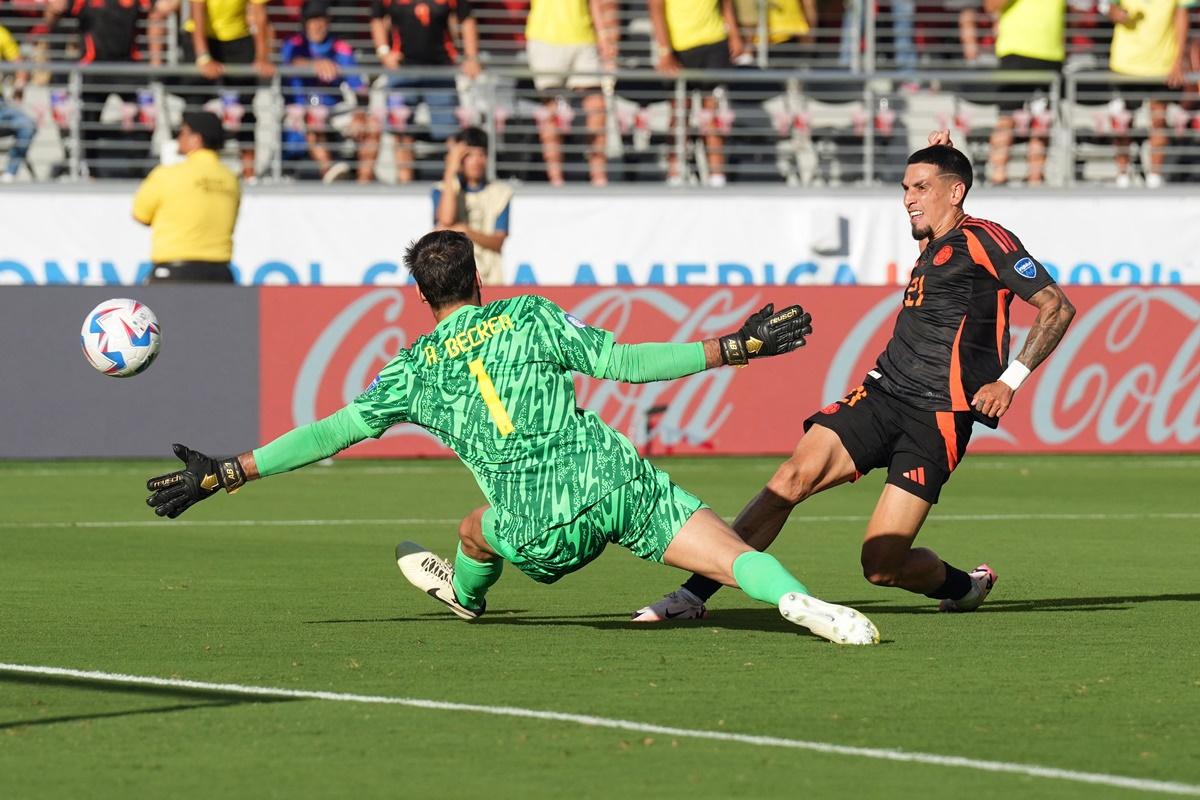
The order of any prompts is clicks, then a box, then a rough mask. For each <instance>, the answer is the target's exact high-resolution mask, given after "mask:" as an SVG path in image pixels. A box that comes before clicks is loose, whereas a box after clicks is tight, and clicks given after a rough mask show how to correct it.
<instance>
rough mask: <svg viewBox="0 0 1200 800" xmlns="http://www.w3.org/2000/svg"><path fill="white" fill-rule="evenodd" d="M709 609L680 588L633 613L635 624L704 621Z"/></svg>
mask: <svg viewBox="0 0 1200 800" xmlns="http://www.w3.org/2000/svg"><path fill="white" fill-rule="evenodd" d="M707 616H708V609H707V608H705V607H704V601H703V600H701V599H700V598H699V597H696V595H694V594H692V593H691V592H689V591H688V590H687V589H684V588H679V589H676V590H675V591H673V592H671V593H670V594H669V595H667V596H666V597H664V598H663V599H661V600H659V601H658V602H655V603H651V604H650V605H648V606H644V607H642V608H639V609H638V610H637V611H635V612H633V614H632V618H633V621H634V622H666V621H667V620H669V619H704V618H705V617H707Z"/></svg>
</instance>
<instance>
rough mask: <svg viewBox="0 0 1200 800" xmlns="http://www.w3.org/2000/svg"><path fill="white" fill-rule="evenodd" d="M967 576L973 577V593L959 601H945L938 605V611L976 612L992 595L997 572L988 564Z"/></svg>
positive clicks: (980, 566) (981, 565) (968, 593)
mask: <svg viewBox="0 0 1200 800" xmlns="http://www.w3.org/2000/svg"><path fill="white" fill-rule="evenodd" d="M967 574H968V575H970V576H971V591H969V592H967V593H966V594H965V595H964V596H962V597H960V598H958V599H957V600H943V601H942V602H940V603H938V611H950V612H961V611H974V610H975V609H977V608H979V606H981V605H983V601H984V600H987V596H988V595H989V594H991V593H992V587H993V586H995V585H996V572H995V570H993V569H992V568H991V567H989V566H988V565H987V564H980V565H979V566H978V567H976V568H975V569H973V570H971V571H970V572H969V573H967Z"/></svg>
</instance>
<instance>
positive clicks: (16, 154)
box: [0, 25, 37, 183]
mask: <svg viewBox="0 0 1200 800" xmlns="http://www.w3.org/2000/svg"><path fill="white" fill-rule="evenodd" d="M20 60H21V48H20V47H18V46H17V41H16V39H14V38H13V35H12V34H11V33H9V31H8V28H6V27H4V26H3V25H0V61H20ZM27 78H28V76H27V74H26V73H25V71H24V70H22V71H20V72H18V73H17V74H16V76H14V78H13V88H12V102H6V101H5V100H4V99H3V98H2V97H0V131H3V132H4V133H9V134H11V135H12V137H13V139H14V141H13V146H12V149H11V150H9V151H8V166H7V167H5V169H4V172H3V173H0V183H12V182H13V181H15V180H16V179H17V173H18V172H19V171H20V169H21V164H22V163H24V161H25V154H26V153H28V152H29V145H30V144H32V143H33V135H34V134H35V133H37V125H36V124H35V123H34V121H33V118H32V117H30V116H29V115H28V114H26V113H25V111H24V110H23V109H22V108H21V107H20V105H19V104H20V102H21V100H22V99H23V95H24V92H25V83H26V81H27Z"/></svg>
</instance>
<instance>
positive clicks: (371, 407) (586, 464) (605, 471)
mask: <svg viewBox="0 0 1200 800" xmlns="http://www.w3.org/2000/svg"><path fill="white" fill-rule="evenodd" d="M612 348H613V335H612V333H610V332H609V331H605V330H600V329H598V328H592V327H589V326H587V325H585V324H584V323H582V322H580V321H579V320H578V319H576V318H575V317H572V316H571V315H570V314H568V313H566V312H565V311H563V310H562V309H561V308H559V307H558V306H557V305H555V304H554V303H552V302H550V301H549V300H547V299H545V298H543V297H538V296H536V295H522V296H520V297H514V298H511V299H508V300H498V301H496V302H494V303H489V304H488V305H486V306H482V307H480V306H473V305H467V306H463V307H462V308H459V309H457V310H456V311H455V312H454V313H453V314H451V315H450V316H448V317H446V318H445V319H443V320H442V321H441V322H440V323H438V325H437V327H436V328H434V329H433V331H432V332H431V333H429V334H426V335H425V336H422V337H420V338H418V339H417V340H416V341H415V342H413V344H412V346H411V347H409V348H408V349H407V350H403V351H401V352H400V353H399V354H398V355H397V356H396V357H395V358H393V359H392V360H391V361H390V362H389V363H388V365H387V366H386V367H384V368H383V370H382V371H381V372H380V373H379V375H378V377H377V378H376V379H375V380H374V382H372V384H371V385H370V386H368V387H367V389H366V391H365V392H363V393H362V394H361V395H360V396H359V397H358V398H356V399H355V400H354V401H353V403H351V405H350V408H351V410H352V411H353V412H354V413H355V414H356V415H357V416H358V417H359V419H360V420H361V421H362V423H363V424H364V425H365V426H366V428H367V429H368V430H369V431H370V432H371V434H372V435H373V436H380V435H382V434H383V432H384V431H385V430H386V429H387V428H388V427H389V426H391V425H395V424H396V423H398V422H412V423H416V424H417V425H420V426H421V427H423V428H425V429H427V430H429V431H430V432H432V433H433V434H434V435H436V436H437V437H438V438H439V439H440V440H441V441H442V442H443V443H445V445H446V446H447V447H449V448H450V449H451V450H453V451H454V452H455V453H456V454H457V455H458V457H459V458H461V459H462V461H463V463H465V464H466V465H467V467H468V468H469V469H470V470H471V472H472V473H474V475H475V479H476V481H478V483H479V487H480V488H481V489H482V490H483V493H484V495H486V496H487V499H488V502H489V503H491V504H492V506H493V507H494V508H495V509H496V510H497V512H499V513H501V514H505V515H514V516H517V517H522V518H526V519H528V520H529V521H530V524H529V525H528V526H521V527H522V529H525V528H527V529H528V531H529V538H533V537H534V536H536V535H537V534H538V533H539V532H540V531H543V530H545V529H546V528H548V527H552V526H554V525H558V524H562V523H564V522H567V521H569V520H571V519H574V518H575V517H576V516H578V514H579V512H580V511H582V510H583V509H585V508H587V507H589V506H591V505H593V504H595V503H596V502H598V501H599V500H600V499H601V498H603V497H604V496H605V495H607V494H609V493H610V492H612V491H613V490H614V489H616V488H617V487H619V486H622V485H624V484H625V483H628V482H629V481H631V480H633V479H634V478H635V477H637V476H638V475H639V474H641V470H642V469H644V465H643V462H642V459H641V457H640V456H638V454H637V451H636V450H635V449H634V447H633V444H632V443H631V442H630V441H629V440H628V439H627V438H625V437H624V436H622V435H621V434H619V433H617V432H616V431H614V430H613V429H612V428H610V427H608V426H607V425H606V424H605V423H604V422H603V421H601V420H600V418H599V417H597V416H596V415H595V414H593V413H592V412H590V411H585V410H583V409H581V408H577V407H576V404H575V385H574V381H573V379H572V375H571V373H572V372H581V373H584V374H586V375H593V376H600V375H602V374H603V373H604V370H605V366H606V365H607V362H608V359H609V356H610V354H611V353H612ZM522 543H523V542H514V543H513V544H514V545H516V546H520V545H521V544H522Z"/></svg>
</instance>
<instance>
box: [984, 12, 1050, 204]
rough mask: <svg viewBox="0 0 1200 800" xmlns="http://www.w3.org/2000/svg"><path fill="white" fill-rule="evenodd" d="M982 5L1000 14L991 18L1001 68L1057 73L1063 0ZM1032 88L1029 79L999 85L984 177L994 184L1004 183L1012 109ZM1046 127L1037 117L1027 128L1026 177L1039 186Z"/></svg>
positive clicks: (1042, 175) (1022, 102) (1043, 167)
mask: <svg viewBox="0 0 1200 800" xmlns="http://www.w3.org/2000/svg"><path fill="white" fill-rule="evenodd" d="M983 7H984V10H985V11H987V12H989V13H993V12H999V15H1000V16H999V19H998V21H997V23H996V55H997V56H998V57H999V58H1000V69H1001V70H1008V71H1018V70H1024V71H1042V72H1062V67H1063V59H1064V57H1065V55H1066V52H1065V51H1066V48H1065V44H1064V38H1063V35H1064V29H1065V27H1066V17H1067V2H1066V0H984V2H983ZM1031 88H1032V87H1031V85H1030V84H1028V83H1026V84H1012V83H1006V84H1002V85H1001V86H1000V87H998V90H997V92H998V94H999V96H1000V100H999V106H1000V119H999V120H998V121H997V122H996V129H995V130H994V131H993V132H992V140H991V150H992V152H991V162H990V164H989V179H990V181H991V182H992V183H993V184H995V185H997V186H999V185H1002V184H1005V183H1007V182H1008V154H1009V149H1010V148H1011V147H1012V141H1013V132H1014V129H1015V128H1016V123H1015V122H1014V119H1013V117H1014V113H1013V112H1015V111H1018V110H1020V109H1023V108H1024V107H1025V104H1026V98H1027V97H1029V95H1030V94H1031V91H1030V90H1031ZM1035 110H1036V109H1035ZM1048 127H1049V126H1048V125H1045V124H1039V123H1038V121H1037V120H1034V123H1033V124H1032V125H1031V126H1030V127H1029V152H1028V155H1027V157H1026V163H1027V174H1026V178H1025V182H1026V183H1027V184H1028V185H1030V186H1037V185H1040V184H1041V183H1042V182H1043V180H1044V178H1045V170H1046V139H1047V137H1048V136H1049V130H1048Z"/></svg>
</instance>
